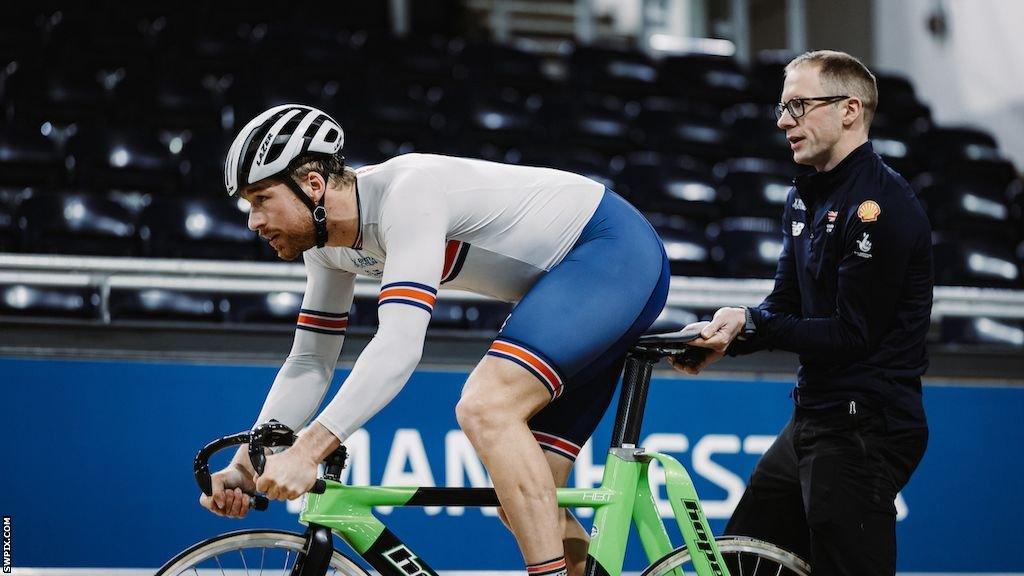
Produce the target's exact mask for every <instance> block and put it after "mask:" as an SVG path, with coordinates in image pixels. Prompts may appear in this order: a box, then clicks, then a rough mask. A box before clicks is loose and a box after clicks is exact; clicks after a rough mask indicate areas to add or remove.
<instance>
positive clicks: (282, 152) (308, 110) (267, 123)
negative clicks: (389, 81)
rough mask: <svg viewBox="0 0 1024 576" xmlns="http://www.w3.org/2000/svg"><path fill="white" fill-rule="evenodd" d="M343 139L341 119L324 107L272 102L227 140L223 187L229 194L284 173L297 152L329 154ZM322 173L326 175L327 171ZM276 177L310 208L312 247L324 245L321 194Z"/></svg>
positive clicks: (305, 154)
mask: <svg viewBox="0 0 1024 576" xmlns="http://www.w3.org/2000/svg"><path fill="white" fill-rule="evenodd" d="M344 143H345V133H344V132H343V131H342V129H341V125H340V124H338V122H337V121H335V120H334V118H331V116H330V115H329V114H327V113H326V112H324V111H322V110H317V109H316V108H312V107H310V106H303V105H301V104H284V105H281V106H275V107H273V108H271V109H269V110H267V111H266V112H263V113H262V114H260V115H259V116H257V117H255V118H253V119H252V120H250V121H249V123H248V124H246V125H245V127H244V128H242V130H241V132H239V133H238V136H236V137H235V140H234V142H232V143H231V148H229V149H228V155H227V157H226V158H225V159H224V187H225V188H226V189H227V192H228V196H236V195H237V194H238V192H239V190H241V189H242V188H244V187H246V186H248V185H249V184H253V183H255V182H259V181H260V180H263V179H265V178H270V177H272V176H280V175H282V174H286V173H287V172H288V171H289V169H290V168H293V166H291V164H292V161H293V160H295V159H296V158H298V157H300V156H308V155H309V154H310V153H313V154H323V155H325V156H334V155H336V154H338V152H340V151H341V147H342V145H343V144H344ZM341 160H342V161H344V158H341ZM321 176H323V178H324V180H328V179H329V178H330V174H322V175H321ZM281 180H283V181H284V183H285V184H287V185H288V187H289V188H291V190H292V192H294V193H295V195H296V196H298V197H299V199H300V200H302V201H303V203H305V204H306V206H307V207H308V208H309V210H310V212H312V213H313V224H314V226H315V228H316V238H317V247H323V245H324V244H325V243H326V242H327V224H326V222H327V210H326V209H325V208H324V197H323V196H321V197H320V201H319V202H317V203H314V202H313V200H312V199H311V198H310V197H309V196H308V195H306V193H305V192H303V190H302V188H300V187H299V185H298V184H297V183H296V182H295V181H294V180H292V179H291V178H289V177H287V176H285V177H284V178H281Z"/></svg>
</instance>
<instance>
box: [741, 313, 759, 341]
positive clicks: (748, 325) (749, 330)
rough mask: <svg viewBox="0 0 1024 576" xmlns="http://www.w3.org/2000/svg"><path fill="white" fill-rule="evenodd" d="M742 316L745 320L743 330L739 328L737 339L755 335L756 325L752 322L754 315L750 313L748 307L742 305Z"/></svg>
mask: <svg viewBox="0 0 1024 576" xmlns="http://www.w3.org/2000/svg"><path fill="white" fill-rule="evenodd" d="M743 316H744V317H745V318H746V321H745V322H744V323H743V330H740V333H739V336H737V339H738V340H746V339H748V338H753V337H754V336H756V335H757V325H756V324H754V316H753V315H752V314H751V313H750V308H747V307H746V306H744V307H743Z"/></svg>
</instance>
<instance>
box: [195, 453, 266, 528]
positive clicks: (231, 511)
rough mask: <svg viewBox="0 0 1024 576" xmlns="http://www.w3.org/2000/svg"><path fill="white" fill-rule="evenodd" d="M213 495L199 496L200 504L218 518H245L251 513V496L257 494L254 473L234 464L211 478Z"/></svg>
mask: <svg viewBox="0 0 1024 576" xmlns="http://www.w3.org/2000/svg"><path fill="white" fill-rule="evenodd" d="M210 480H211V483H212V487H213V494H212V495H210V496H207V495H206V494H200V495H199V504H200V505H201V506H202V507H203V508H206V509H207V510H209V511H210V512H213V513H214V514H216V515H218V516H228V517H230V518H244V517H245V515H246V514H248V513H249V496H248V495H247V494H245V492H250V493H251V492H255V490H256V484H255V482H253V480H252V472H251V471H250V470H247V469H246V468H245V467H244V466H242V465H241V464H238V463H235V462H232V463H231V464H228V465H227V466H226V467H225V468H224V469H223V470H221V471H220V472H217V473H215V474H213V475H212V476H211V477H210Z"/></svg>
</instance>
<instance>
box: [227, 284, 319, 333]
mask: <svg viewBox="0 0 1024 576" xmlns="http://www.w3.org/2000/svg"><path fill="white" fill-rule="evenodd" d="M228 302H229V303H230V313H229V315H228V320H229V321H230V322H235V323H239V324H287V325H294V324H295V323H296V320H297V319H298V317H299V310H300V309H301V308H302V294H301V293H298V292H267V293H254V294H232V295H230V296H228Z"/></svg>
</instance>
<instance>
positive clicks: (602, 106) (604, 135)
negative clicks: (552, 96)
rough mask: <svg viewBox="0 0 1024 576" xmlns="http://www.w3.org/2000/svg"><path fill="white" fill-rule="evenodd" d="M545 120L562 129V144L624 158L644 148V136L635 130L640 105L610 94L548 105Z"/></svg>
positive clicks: (588, 95) (587, 96) (582, 97)
mask: <svg viewBox="0 0 1024 576" xmlns="http://www.w3.org/2000/svg"><path fill="white" fill-rule="evenodd" d="M549 103H550V104H551V105H550V106H547V107H546V108H545V113H544V118H545V120H546V121H549V122H550V123H551V124H552V125H555V126H560V130H559V132H560V133H561V138H560V140H562V141H565V142H566V143H567V144H570V145H572V146H576V147H580V148H590V149H593V150H597V151H599V152H602V153H605V154H611V155H614V154H625V153H627V152H629V151H631V150H635V149H637V148H639V147H642V145H643V138H644V134H643V131H642V130H639V129H638V128H637V127H636V123H635V122H634V120H635V113H637V112H639V105H638V104H635V103H634V105H632V106H631V105H629V104H628V103H627V102H626V101H625V100H623V99H621V98H619V97H616V96H610V95H607V94H598V93H587V94H581V95H579V96H577V97H573V98H570V99H569V100H563V101H560V102H549Z"/></svg>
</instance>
